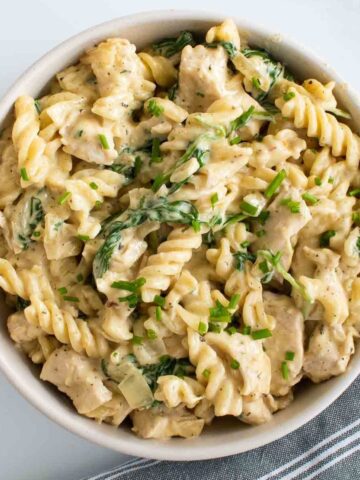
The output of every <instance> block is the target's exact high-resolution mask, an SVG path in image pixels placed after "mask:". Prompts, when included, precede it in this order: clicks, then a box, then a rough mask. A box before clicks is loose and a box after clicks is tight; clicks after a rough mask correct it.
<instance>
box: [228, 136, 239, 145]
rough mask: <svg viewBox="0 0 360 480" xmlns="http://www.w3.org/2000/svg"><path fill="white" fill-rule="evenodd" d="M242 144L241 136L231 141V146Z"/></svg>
mask: <svg viewBox="0 0 360 480" xmlns="http://www.w3.org/2000/svg"><path fill="white" fill-rule="evenodd" d="M240 142H241V137H240V136H239V135H238V136H236V137H234V138H232V139H231V140H229V143H230V145H237V144H238V143H240Z"/></svg>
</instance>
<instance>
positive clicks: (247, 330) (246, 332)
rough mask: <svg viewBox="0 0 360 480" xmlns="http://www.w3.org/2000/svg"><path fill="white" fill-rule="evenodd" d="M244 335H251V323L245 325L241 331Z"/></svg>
mask: <svg viewBox="0 0 360 480" xmlns="http://www.w3.org/2000/svg"><path fill="white" fill-rule="evenodd" d="M241 333H242V334H243V335H250V334H251V327H250V326H249V325H245V326H244V327H243V329H242V332H241Z"/></svg>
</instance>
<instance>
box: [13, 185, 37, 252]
mask: <svg viewBox="0 0 360 480" xmlns="http://www.w3.org/2000/svg"><path fill="white" fill-rule="evenodd" d="M41 194H42V193H41V191H40V192H39V197H41ZM44 216H45V213H44V210H43V207H42V203H41V200H40V198H38V197H31V198H30V199H29V198H28V199H27V200H26V201H25V203H24V205H23V208H22V211H21V216H20V220H21V221H20V222H17V223H16V224H15V226H14V227H13V233H14V237H15V238H16V239H17V240H18V242H19V243H20V245H21V248H22V249H23V250H27V249H28V248H29V245H30V243H31V241H32V240H31V237H32V236H33V233H34V232H35V230H36V228H37V226H38V225H39V223H40V222H42V220H43V219H44Z"/></svg>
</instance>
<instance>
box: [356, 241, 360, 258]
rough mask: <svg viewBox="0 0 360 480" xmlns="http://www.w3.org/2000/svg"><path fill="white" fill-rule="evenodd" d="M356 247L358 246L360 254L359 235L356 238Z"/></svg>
mask: <svg viewBox="0 0 360 480" xmlns="http://www.w3.org/2000/svg"><path fill="white" fill-rule="evenodd" d="M356 248H357V251H358V254H359V256H360V237H358V238H357V240H356Z"/></svg>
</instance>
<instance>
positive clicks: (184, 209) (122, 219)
mask: <svg viewBox="0 0 360 480" xmlns="http://www.w3.org/2000/svg"><path fill="white" fill-rule="evenodd" d="M197 218H198V211H197V209H196V208H195V207H194V205H192V204H191V203H190V202H186V201H181V200H179V201H174V202H169V201H168V200H167V198H165V197H160V198H155V199H149V200H145V199H144V201H143V202H142V205H141V207H139V208H137V209H128V210H126V211H125V212H123V213H120V214H119V215H115V216H114V217H112V219H111V221H109V222H107V223H106V225H105V226H104V227H103V229H102V235H104V236H105V241H104V243H103V245H102V246H101V247H100V248H99V250H98V251H97V252H96V255H95V258H94V263H93V270H94V276H95V278H100V277H102V276H103V274H104V273H105V272H106V271H107V270H108V268H109V264H110V259H111V257H112V255H113V253H114V251H115V250H116V249H117V248H119V246H120V242H121V231H122V230H125V229H127V228H131V227H137V226H138V225H141V224H143V223H144V222H145V221H147V220H150V221H157V222H162V223H181V224H183V225H191V224H192V222H193V221H194V220H197Z"/></svg>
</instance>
